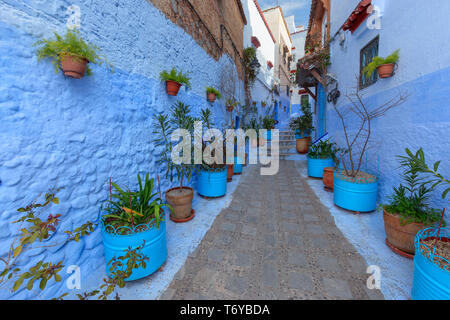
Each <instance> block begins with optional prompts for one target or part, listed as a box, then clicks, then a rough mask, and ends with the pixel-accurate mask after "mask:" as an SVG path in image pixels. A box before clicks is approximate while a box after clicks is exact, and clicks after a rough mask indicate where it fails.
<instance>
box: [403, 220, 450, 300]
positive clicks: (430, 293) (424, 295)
mask: <svg viewBox="0 0 450 320" xmlns="http://www.w3.org/2000/svg"><path fill="white" fill-rule="evenodd" d="M437 233H438V230H437V228H428V229H425V230H421V231H420V232H419V233H418V234H417V235H416V239H415V240H416V241H415V246H416V254H415V256H414V281H413V288H412V291H411V297H412V299H413V300H450V270H444V269H442V268H440V267H438V266H437V265H436V264H435V263H433V262H431V260H430V259H428V258H426V257H425V256H424V254H427V255H430V253H432V250H433V248H428V247H425V246H424V245H420V241H423V240H424V239H426V238H428V237H434V238H436V236H437ZM446 235H450V229H448V228H442V229H441V233H440V237H446ZM422 250H423V252H422ZM436 260H437V259H436ZM437 261H439V262H441V263H442V262H444V261H443V260H437Z"/></svg>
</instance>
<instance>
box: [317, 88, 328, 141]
mask: <svg viewBox="0 0 450 320" xmlns="http://www.w3.org/2000/svg"><path fill="white" fill-rule="evenodd" d="M326 103H327V101H326V92H325V89H324V87H323V86H322V84H320V83H319V85H318V90H317V112H318V113H319V115H318V117H317V134H318V136H319V137H321V136H323V135H324V134H325V132H326Z"/></svg>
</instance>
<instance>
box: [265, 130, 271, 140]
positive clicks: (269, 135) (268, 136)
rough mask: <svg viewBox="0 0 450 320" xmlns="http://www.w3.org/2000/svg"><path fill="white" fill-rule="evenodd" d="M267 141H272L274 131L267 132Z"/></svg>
mask: <svg viewBox="0 0 450 320" xmlns="http://www.w3.org/2000/svg"><path fill="white" fill-rule="evenodd" d="M266 140H267V141H270V140H272V130H267V133H266Z"/></svg>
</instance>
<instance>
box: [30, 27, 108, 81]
mask: <svg viewBox="0 0 450 320" xmlns="http://www.w3.org/2000/svg"><path fill="white" fill-rule="evenodd" d="M54 34H55V39H54V40H50V39H42V40H39V41H37V42H36V43H35V44H34V45H35V46H41V47H40V48H39V49H38V50H37V58H38V61H41V60H42V59H44V58H50V59H52V63H53V66H54V67H55V72H57V73H58V71H59V68H60V64H61V59H62V58H63V57H64V56H67V55H70V56H72V57H74V58H76V59H80V60H82V59H87V60H88V61H89V62H90V63H94V64H98V65H102V64H103V63H104V62H105V63H107V64H108V65H109V66H110V67H112V66H111V64H109V63H108V62H107V60H106V58H105V57H103V56H99V55H98V54H97V51H99V50H100V49H99V48H98V47H97V46H95V45H92V44H88V43H86V42H85V41H84V40H83V39H82V38H81V35H80V31H79V30H77V29H74V30H67V33H66V35H65V36H64V37H63V36H60V35H59V34H58V33H56V32H55V33H54ZM86 74H87V75H88V76H90V75H92V70H91V69H90V68H89V66H86Z"/></svg>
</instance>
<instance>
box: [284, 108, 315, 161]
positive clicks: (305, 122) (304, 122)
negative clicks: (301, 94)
mask: <svg viewBox="0 0 450 320" xmlns="http://www.w3.org/2000/svg"><path fill="white" fill-rule="evenodd" d="M301 108H302V111H303V115H302V116H300V117H297V118H294V119H292V120H291V121H290V123H289V127H290V128H291V130H292V131H294V132H295V139H296V148H297V152H298V153H300V154H307V153H308V149H309V144H310V142H311V136H310V135H311V132H312V131H313V130H314V127H313V124H312V121H313V120H312V113H311V106H310V104H309V102H305V103H303V104H302V106H301Z"/></svg>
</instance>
